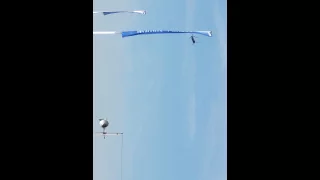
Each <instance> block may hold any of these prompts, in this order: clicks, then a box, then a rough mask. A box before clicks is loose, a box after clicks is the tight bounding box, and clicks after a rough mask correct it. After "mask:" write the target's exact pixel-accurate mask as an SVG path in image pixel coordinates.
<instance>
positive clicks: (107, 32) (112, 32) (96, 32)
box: [93, 31, 121, 34]
mask: <svg viewBox="0 0 320 180" xmlns="http://www.w3.org/2000/svg"><path fill="white" fill-rule="evenodd" d="M93 34H121V32H116V31H93Z"/></svg>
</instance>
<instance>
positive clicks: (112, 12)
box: [93, 10, 147, 15]
mask: <svg viewBox="0 0 320 180" xmlns="http://www.w3.org/2000/svg"><path fill="white" fill-rule="evenodd" d="M98 13H102V14H103V15H109V14H115V13H137V14H147V11H145V10H136V11H101V12H93V14H98Z"/></svg>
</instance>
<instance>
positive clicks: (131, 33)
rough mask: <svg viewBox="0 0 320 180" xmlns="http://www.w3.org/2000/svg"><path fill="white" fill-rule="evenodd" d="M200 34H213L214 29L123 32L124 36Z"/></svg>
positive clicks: (209, 35)
mask: <svg viewBox="0 0 320 180" xmlns="http://www.w3.org/2000/svg"><path fill="white" fill-rule="evenodd" d="M179 33H189V34H200V35H203V36H208V37H211V36H212V31H169V30H145V31H123V32H121V35H122V37H123V38H124V37H129V36H136V35H147V34H179Z"/></svg>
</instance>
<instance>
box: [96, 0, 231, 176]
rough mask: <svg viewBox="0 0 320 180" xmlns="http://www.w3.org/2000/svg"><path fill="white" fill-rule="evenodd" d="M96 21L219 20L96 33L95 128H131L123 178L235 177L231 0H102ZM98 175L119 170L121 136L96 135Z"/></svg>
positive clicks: (119, 26)
mask: <svg viewBox="0 0 320 180" xmlns="http://www.w3.org/2000/svg"><path fill="white" fill-rule="evenodd" d="M103 10H106V11H116V10H146V11H147V14H146V15H140V14H127V13H123V14H114V15H108V16H103V15H102V14H95V15H93V22H94V24H93V30H94V31H124V30H181V31H184V30H185V31H189V30H190V31H191V30H212V32H213V36H212V37H206V36H201V35H197V37H198V39H197V40H198V41H199V44H196V45H192V43H191V40H190V38H189V36H190V35H189V34H165V35H141V36H133V37H127V38H121V35H96V36H94V37H93V38H94V40H93V42H94V43H93V52H94V54H93V66H94V77H93V78H94V79H93V81H94V84H93V88H94V105H93V111H94V115H93V127H94V130H93V131H94V132H97V131H101V128H100V127H99V124H98V119H99V118H105V117H107V118H108V120H109V122H110V125H109V127H108V129H107V130H108V132H124V144H123V145H124V146H123V164H122V166H123V178H122V179H123V180H150V179H152V180H163V179H165V180H177V179H184V180H195V179H201V180H226V179H227V163H226V162H227V137H226V135H227V115H226V114H227V110H226V106H227V104H226V101H227V93H226V91H227V76H226V74H227V66H226V62H227V12H226V1H225V0H197V1H196V0H187V1H185V0H175V1H169V0H163V1H147V0H130V1H129V0H119V1H105V0H95V1H94V11H103ZM93 148H94V162H93V163H94V167H93V168H94V170H93V172H94V180H120V179H121V173H120V172H121V171H120V170H121V168H120V167H121V161H120V160H121V154H120V152H121V151H120V149H121V137H120V136H119V137H117V136H110V137H108V138H107V139H103V138H102V137H95V138H94V144H93Z"/></svg>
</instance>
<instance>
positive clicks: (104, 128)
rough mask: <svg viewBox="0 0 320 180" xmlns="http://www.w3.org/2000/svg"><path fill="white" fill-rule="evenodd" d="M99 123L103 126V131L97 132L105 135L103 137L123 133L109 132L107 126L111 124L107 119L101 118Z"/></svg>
mask: <svg viewBox="0 0 320 180" xmlns="http://www.w3.org/2000/svg"><path fill="white" fill-rule="evenodd" d="M99 125H100V127H102V129H103V131H102V132H99V133H97V134H99V135H103V139H105V138H106V136H107V135H122V134H123V133H107V132H106V128H107V127H108V126H109V121H108V120H107V118H106V119H99Z"/></svg>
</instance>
